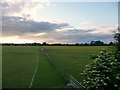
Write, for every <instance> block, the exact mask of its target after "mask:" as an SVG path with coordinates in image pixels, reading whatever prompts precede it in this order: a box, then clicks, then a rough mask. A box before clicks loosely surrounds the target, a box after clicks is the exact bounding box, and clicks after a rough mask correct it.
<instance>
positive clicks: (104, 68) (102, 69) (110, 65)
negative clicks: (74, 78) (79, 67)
mask: <svg viewBox="0 0 120 90" xmlns="http://www.w3.org/2000/svg"><path fill="white" fill-rule="evenodd" d="M93 56H94V55H92V57H93ZM116 56H117V57H118V55H115V53H114V52H113V51H111V50H109V51H106V50H102V51H101V52H100V54H99V55H98V56H94V57H93V58H92V59H93V61H92V63H91V64H89V65H86V69H85V71H84V72H83V73H82V74H83V75H84V76H85V80H84V81H83V84H84V85H85V87H86V88H90V89H99V90H101V89H102V90H105V89H107V90H120V62H119V60H118V59H117V58H116Z"/></svg>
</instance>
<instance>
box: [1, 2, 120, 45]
mask: <svg viewBox="0 0 120 90" xmlns="http://www.w3.org/2000/svg"><path fill="white" fill-rule="evenodd" d="M90 1H91V2H90ZM0 3H1V6H2V7H1V11H0V12H1V15H0V16H1V18H0V21H1V22H2V23H1V24H0V25H1V26H2V28H1V33H0V34H2V35H1V36H2V38H0V42H1V43H33V42H37V43H42V42H47V43H85V42H87V43H89V42H90V41H92V40H101V41H104V42H106V43H109V42H110V41H113V33H114V31H117V27H118V0H104V2H103V1H102V0H89V2H88V0H84V2H83V0H74V1H72V0H71V1H69V0H64V2H63V1H60V0H2V1H1V2H0Z"/></svg>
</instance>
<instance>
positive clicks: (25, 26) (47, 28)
mask: <svg viewBox="0 0 120 90" xmlns="http://www.w3.org/2000/svg"><path fill="white" fill-rule="evenodd" d="M67 26H68V24H67V23H51V22H43V21H41V22H37V21H33V20H27V19H26V18H23V17H10V16H3V17H2V31H3V36H10V35H11V36H12V35H22V34H24V33H30V32H31V33H43V32H47V33H48V32H51V31H55V30H56V29H62V28H64V27H67Z"/></svg>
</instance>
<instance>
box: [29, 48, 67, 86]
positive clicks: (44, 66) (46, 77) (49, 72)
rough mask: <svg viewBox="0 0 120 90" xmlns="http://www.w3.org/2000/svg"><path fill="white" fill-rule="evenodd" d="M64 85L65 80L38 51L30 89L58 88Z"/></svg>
mask: <svg viewBox="0 0 120 90" xmlns="http://www.w3.org/2000/svg"><path fill="white" fill-rule="evenodd" d="M65 85H66V80H65V79H64V77H62V76H61V75H60V73H59V72H58V71H57V69H56V68H55V66H54V65H53V64H52V63H51V62H50V60H49V59H48V58H47V57H46V56H45V55H44V54H43V53H42V51H41V48H39V50H38V68H37V72H36V74H35V78H34V81H33V84H32V87H31V88H60V87H64V86H65Z"/></svg>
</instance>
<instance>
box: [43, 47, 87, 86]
mask: <svg viewBox="0 0 120 90" xmlns="http://www.w3.org/2000/svg"><path fill="white" fill-rule="evenodd" d="M41 51H42V53H43V54H44V55H46V56H47V57H48V59H49V60H50V61H51V63H52V64H53V65H54V66H55V68H56V69H57V70H58V71H59V72H60V74H61V75H62V76H63V77H64V78H65V79H66V80H67V81H68V84H67V85H66V87H67V88H85V87H84V86H83V85H82V84H81V83H80V82H79V81H77V80H76V79H75V78H74V77H73V76H72V75H70V74H68V73H67V72H66V71H65V70H64V69H63V68H62V66H61V64H60V63H58V62H56V60H54V59H53V57H52V55H51V54H50V53H49V52H48V50H47V49H45V48H42V49H41Z"/></svg>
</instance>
